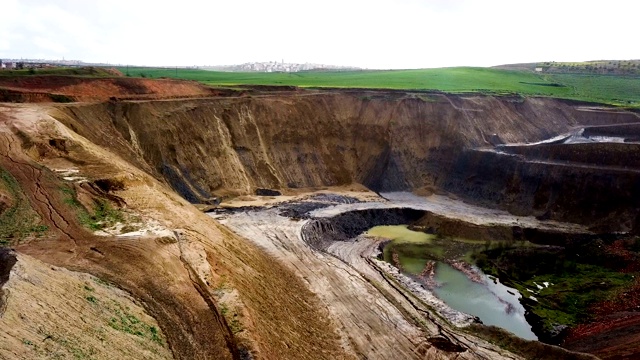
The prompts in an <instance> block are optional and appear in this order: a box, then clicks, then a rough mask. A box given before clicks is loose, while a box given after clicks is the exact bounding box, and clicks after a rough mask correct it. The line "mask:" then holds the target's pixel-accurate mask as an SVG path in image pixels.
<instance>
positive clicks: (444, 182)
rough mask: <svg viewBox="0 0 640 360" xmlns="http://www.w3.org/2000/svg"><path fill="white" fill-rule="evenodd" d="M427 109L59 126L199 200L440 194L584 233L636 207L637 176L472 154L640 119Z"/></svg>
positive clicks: (472, 104) (298, 101)
mask: <svg viewBox="0 0 640 360" xmlns="http://www.w3.org/2000/svg"><path fill="white" fill-rule="evenodd" d="M428 97H429V99H428V101H426V100H424V95H422V97H417V96H414V95H412V94H407V93H402V92H363V91H359V92H358V91H352V92H348V91H344V92H339V93H338V92H319V93H313V92H309V93H303V94H300V93H298V94H277V95H273V96H269V95H260V96H255V97H237V98H232V97H227V98H209V99H198V100H180V101H178V100H176V101H167V100H164V101H135V102H133V101H132V102H110V103H105V104H97V105H72V106H68V107H64V108H61V110H62V112H60V113H59V114H58V115H57V117H58V118H59V119H61V120H62V121H63V122H64V123H66V124H67V125H69V126H70V127H71V128H72V129H74V130H77V131H78V132H79V133H80V134H82V135H84V136H86V137H88V138H90V139H91V140H93V141H95V142H97V143H101V144H102V145H105V146H107V145H108V146H109V147H110V148H113V149H114V150H115V151H117V152H118V153H119V154H120V155H121V156H123V157H124V158H125V159H129V160H132V161H134V162H135V163H136V164H138V165H139V166H140V167H142V168H144V169H147V170H148V171H149V172H151V173H153V174H154V175H155V176H156V177H158V178H161V179H164V181H166V182H167V183H169V184H170V185H171V186H172V187H173V188H174V189H175V190H176V191H177V192H178V193H180V194H181V195H182V196H183V197H185V198H186V199H188V200H189V201H191V202H202V200H203V199H207V198H211V197H212V196H216V195H223V194H227V193H236V194H240V193H242V194H248V193H252V192H253V191H255V189H256V188H271V189H273V188H276V189H277V188H300V187H321V186H331V185H341V184H349V183H361V184H364V185H366V186H368V187H370V188H371V189H373V190H376V191H390V190H413V189H418V188H421V187H424V186H436V187H440V188H444V189H445V190H447V191H450V192H453V193H456V194H459V195H462V196H463V197H465V198H466V199H468V200H472V201H474V202H482V203H485V204H490V205H492V206H501V207H503V208H507V209H509V210H511V211H514V212H517V213H523V214H535V215H541V214H544V213H547V212H548V213H549V214H548V216H549V217H551V218H558V219H570V220H574V221H583V222H585V221H591V220H593V219H595V218H600V217H602V216H604V215H606V214H610V213H611V212H612V211H614V209H612V208H611V207H610V206H607V204H608V203H610V202H611V201H609V200H608V199H614V200H612V201H617V200H618V199H625V201H624V202H622V203H621V204H622V206H621V207H618V208H617V209H616V211H629V212H632V213H633V212H634V211H635V210H633V209H635V208H636V207H638V205H639V204H636V203H635V200H634V199H640V197H637V196H636V197H634V196H632V195H634V194H632V193H629V191H631V192H633V191H634V190H632V189H634V188H635V189H637V188H640V187H638V186H634V185H635V184H636V182H637V179H636V176H635V175H634V174H631V173H629V172H628V171H627V172H625V171H619V169H615V170H611V169H603V170H602V171H599V170H598V171H596V172H594V171H593V169H584V168H576V167H574V166H558V165H549V164H545V163H540V162H533V163H531V162H524V163H523V162H522V161H520V160H519V158H517V157H513V156H502V155H496V153H492V152H484V151H483V152H477V151H474V150H472V149H477V148H489V149H491V148H493V144H496V139H500V143H502V142H504V143H523V142H535V141H541V140H544V139H548V138H551V137H554V136H557V135H558V134H562V133H566V132H568V131H569V130H570V129H572V128H574V127H577V126H581V125H603V124H623V123H630V122H638V121H639V120H640V118H638V116H637V115H636V114H634V113H630V112H624V111H612V110H609V109H604V110H602V109H592V108H584V107H581V106H580V104H575V103H571V102H567V101H560V100H554V99H536V98H526V99H523V98H518V97H490V96H457V95H442V94H430V95H428ZM103 139H108V140H103ZM627 150H628V149H627V148H624V149H622V150H621V151H622V152H626V153H629V152H628V151H627ZM566 179H576V180H577V183H576V182H575V181H566ZM578 193H579V194H582V195H585V194H586V196H584V197H582V198H581V199H576V198H575V196H574V195H575V194H578ZM577 208H582V210H580V209H577ZM586 208H589V209H590V210H585V209H586ZM592 209H598V210H596V211H592ZM621 209H622V210H621ZM574 210H578V211H577V212H574ZM629 216H631V215H629Z"/></svg>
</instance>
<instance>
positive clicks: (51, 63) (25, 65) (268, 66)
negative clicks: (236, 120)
mask: <svg viewBox="0 0 640 360" xmlns="http://www.w3.org/2000/svg"><path fill="white" fill-rule="evenodd" d="M128 65H131V64H128ZM128 65H127V64H108V63H87V62H83V61H80V60H47V59H0V70H20V69H43V68H51V67H60V66H63V67H64V66H68V67H79V66H98V67H116V66H118V67H123V66H128ZM132 66H133V65H132ZM136 67H140V65H136ZM142 67H144V65H143V66H142ZM154 67H161V68H163V67H164V68H172V69H173V68H179V69H202V70H211V71H227V72H299V71H310V70H332V71H348V70H361V69H360V68H357V67H354V66H337V65H325V64H312V63H304V64H297V63H285V62H284V61H266V62H249V63H244V64H240V65H206V66H197V65H194V66H154Z"/></svg>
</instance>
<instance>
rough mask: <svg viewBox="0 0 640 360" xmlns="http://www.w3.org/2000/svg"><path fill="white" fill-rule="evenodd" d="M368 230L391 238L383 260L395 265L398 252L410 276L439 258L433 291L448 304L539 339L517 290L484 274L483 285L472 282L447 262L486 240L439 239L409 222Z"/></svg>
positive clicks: (401, 262) (467, 255) (515, 332)
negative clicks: (526, 314) (407, 223)
mask: <svg viewBox="0 0 640 360" xmlns="http://www.w3.org/2000/svg"><path fill="white" fill-rule="evenodd" d="M367 233H368V234H369V235H374V236H380V237H384V238H387V239H391V240H392V241H391V242H390V243H389V244H387V246H385V248H384V251H383V257H384V260H385V261H387V262H389V263H391V264H394V263H395V262H396V261H394V254H395V257H396V260H397V262H398V263H399V264H400V266H401V269H402V271H403V272H404V273H406V274H407V275H414V276H415V275H417V274H420V272H421V271H422V270H423V269H424V267H425V265H426V264H427V262H429V261H436V262H437V265H436V269H435V280H436V282H437V283H438V284H439V286H437V287H436V288H434V289H433V292H434V294H435V295H436V296H437V297H438V298H440V299H441V300H442V301H444V302H445V303H446V304H447V305H449V306H451V307H452V308H454V309H456V310H458V311H462V312H464V313H467V314H470V315H474V316H477V317H479V318H480V320H482V322H483V323H484V324H486V325H494V326H498V327H501V328H503V329H505V330H507V331H510V332H512V333H513V334H515V335H517V336H519V337H521V338H524V339H529V340H537V337H536V335H535V334H534V333H533V332H532V331H531V326H530V325H529V324H528V323H527V321H526V319H525V318H524V308H523V307H522V305H521V304H520V302H519V301H518V299H519V298H520V294H519V293H518V291H517V290H515V289H512V288H509V287H507V286H505V285H503V284H501V283H500V282H499V281H498V280H497V279H494V278H490V277H489V276H487V275H485V274H482V277H483V279H484V280H485V283H484V284H479V283H477V282H473V281H471V280H470V279H469V278H468V277H467V276H466V275H465V274H464V273H462V272H461V271H458V270H456V269H455V268H453V267H451V266H450V265H448V264H446V263H445V262H444V261H446V260H449V259H451V260H460V259H468V258H469V253H470V252H473V251H477V250H478V249H481V248H482V246H483V245H482V244H483V243H484V242H481V241H473V240H468V239H467V240H461V239H457V240H456V239H443V238H438V237H437V236H436V235H430V234H425V233H423V232H418V231H412V230H409V229H408V228H407V226H406V225H394V226H376V227H374V228H371V229H370V230H369V231H368V232H367ZM394 265H396V264H394ZM414 278H415V277H414Z"/></svg>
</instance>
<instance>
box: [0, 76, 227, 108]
mask: <svg viewBox="0 0 640 360" xmlns="http://www.w3.org/2000/svg"><path fill="white" fill-rule="evenodd" d="M0 89H5V90H9V91H13V92H20V93H26V94H32V96H31V99H30V100H27V101H29V102H38V101H46V99H45V97H44V96H36V94H47V93H52V94H59V95H66V96H69V97H71V98H73V99H74V100H76V101H100V100H108V99H109V98H111V97H117V98H147V99H148V98H151V99H159V98H174V97H199V96H212V95H218V94H220V93H221V92H222V91H221V90H215V89H213V88H210V87H207V86H204V85H202V84H200V83H198V82H195V81H184V80H172V79H139V78H126V77H115V78H82V77H73V76H57V75H47V76H20V77H2V78H0Z"/></svg>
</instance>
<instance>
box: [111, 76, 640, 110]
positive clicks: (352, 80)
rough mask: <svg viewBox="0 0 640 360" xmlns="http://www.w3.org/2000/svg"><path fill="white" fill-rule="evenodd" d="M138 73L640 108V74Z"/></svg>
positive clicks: (216, 82) (213, 81)
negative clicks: (543, 98)
mask: <svg viewBox="0 0 640 360" xmlns="http://www.w3.org/2000/svg"><path fill="white" fill-rule="evenodd" d="M119 70H120V71H122V72H123V73H125V74H126V73H127V72H128V74H129V76H135V77H141V76H144V77H153V78H158V77H169V78H180V79H187V80H196V81H200V82H203V83H205V84H207V85H212V86H238V85H240V86H242V85H292V86H300V87H335V88H369V89H403V90H438V91H445V92H452V93H466V92H477V93H485V94H520V95H525V96H527V95H528V96H550V97H557V98H563V99H575V100H584V101H592V102H599V103H605V104H611V105H618V106H625V107H635V108H638V107H640V76H632V75H626V76H622V75H595V74H593V75H592V74H537V73H534V72H531V71H520V70H502V69H494V68H472V67H456V68H439V69H421V70H384V71H383V70H363V71H308V72H298V73H258V72H217V71H207V70H196V69H177V70H176V69H175V68H173V69H170V68H169V69H160V68H131V67H130V68H119Z"/></svg>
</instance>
